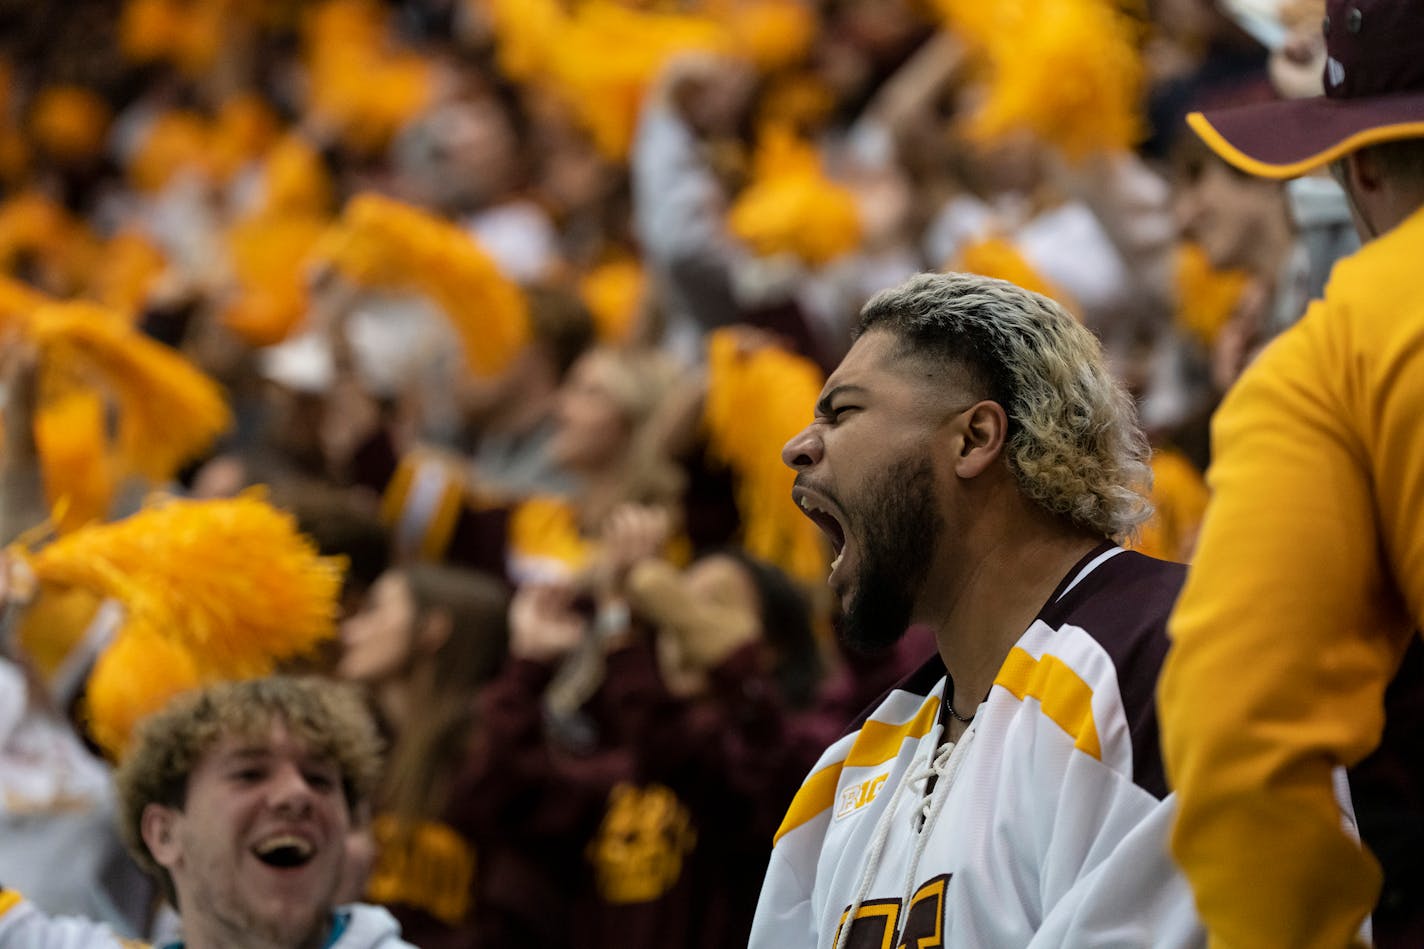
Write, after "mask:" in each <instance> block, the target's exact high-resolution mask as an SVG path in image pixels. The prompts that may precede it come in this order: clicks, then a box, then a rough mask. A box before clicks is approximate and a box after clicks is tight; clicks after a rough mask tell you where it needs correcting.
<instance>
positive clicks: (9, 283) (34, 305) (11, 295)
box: [0, 275, 49, 335]
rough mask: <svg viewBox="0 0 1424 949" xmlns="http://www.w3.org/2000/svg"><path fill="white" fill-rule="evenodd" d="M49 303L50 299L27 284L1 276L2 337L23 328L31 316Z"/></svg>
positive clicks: (0, 327)
mask: <svg viewBox="0 0 1424 949" xmlns="http://www.w3.org/2000/svg"><path fill="white" fill-rule="evenodd" d="M48 302H49V297H47V296H45V295H44V294H43V293H41V292H40V291H38V290H36V289H35V288H34V287H32V286H30V285H29V284H27V283H21V282H20V281H18V280H13V279H11V278H10V277H6V276H3V275H0V335H3V334H5V333H6V332H8V331H10V330H12V329H14V328H16V327H23V326H25V325H26V323H27V321H28V320H29V317H30V314H31V313H33V312H34V311H35V310H37V309H39V308H40V307H41V306H44V305H45V304H46V303H48Z"/></svg>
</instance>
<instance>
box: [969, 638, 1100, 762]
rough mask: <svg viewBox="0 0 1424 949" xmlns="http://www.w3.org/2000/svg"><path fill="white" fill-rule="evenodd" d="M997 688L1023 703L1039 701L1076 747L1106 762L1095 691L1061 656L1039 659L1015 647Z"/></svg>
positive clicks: (1000, 672) (997, 683) (1001, 673)
mask: <svg viewBox="0 0 1424 949" xmlns="http://www.w3.org/2000/svg"><path fill="white" fill-rule="evenodd" d="M994 684H995V685H1002V686H1003V687H1004V688H1006V689H1008V690H1009V691H1010V692H1012V693H1013V695H1014V697H1015V698H1017V699H1018V700H1019V701H1023V700H1024V699H1025V698H1028V697H1030V696H1031V697H1033V698H1036V699H1038V704H1039V706H1040V707H1041V708H1042V709H1043V714H1045V715H1047V716H1048V717H1049V718H1051V719H1052V720H1053V721H1054V722H1055V723H1056V724H1057V725H1058V727H1059V728H1061V729H1063V730H1064V731H1065V732H1067V733H1068V734H1069V736H1071V737H1072V739H1073V747H1075V748H1077V749H1078V750H1079V751H1081V752H1084V753H1086V754H1090V755H1092V756H1093V757H1094V758H1097V759H1098V760H1099V761H1101V760H1102V758H1103V752H1102V746H1101V745H1100V744H1099V743H1098V726H1097V724H1096V723H1095V722H1094V721H1093V690H1092V688H1091V687H1089V685H1088V683H1086V682H1084V681H1083V680H1082V679H1081V678H1079V676H1078V673H1076V672H1074V671H1073V670H1072V669H1071V668H1069V667H1068V664H1067V663H1065V662H1064V661H1063V660H1062V659H1059V658H1058V657H1057V656H1050V655H1045V656H1044V657H1043V658H1042V659H1035V658H1033V656H1031V655H1029V654H1028V653H1027V652H1025V651H1024V650H1023V649H1021V648H1019V647H1018V646H1015V647H1014V648H1013V649H1012V650H1011V651H1010V652H1009V658H1008V659H1006V660H1005V661H1004V665H1003V667H1002V668H1000V669H999V675H998V676H997V677H996V678H995V679H994Z"/></svg>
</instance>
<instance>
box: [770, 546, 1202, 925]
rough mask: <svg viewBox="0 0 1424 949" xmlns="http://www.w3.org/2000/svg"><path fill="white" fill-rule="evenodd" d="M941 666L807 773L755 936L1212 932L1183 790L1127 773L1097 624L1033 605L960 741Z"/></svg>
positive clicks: (1125, 730)
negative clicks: (1179, 821)
mask: <svg viewBox="0 0 1424 949" xmlns="http://www.w3.org/2000/svg"><path fill="white" fill-rule="evenodd" d="M1095 565H1096V564H1090V565H1089V566H1090V567H1091V566H1095ZM1070 588H1071V585H1070ZM1064 593H1065V594H1066V593H1067V590H1065V591H1064ZM940 669H941V675H940V677H939V678H938V680H937V681H934V680H932V679H931V678H930V676H929V675H926V676H923V677H920V678H918V679H916V678H912V679H911V680H909V683H910V684H908V685H907V686H906V688H904V689H901V690H897V691H893V692H891V693H890V694H889V695H888V696H887V697H886V698H885V699H884V701H882V702H881V703H880V705H879V706H878V707H877V708H876V709H875V710H874V711H873V712H872V713H871V714H870V716H869V717H868V718H867V720H866V721H865V723H864V724H863V725H862V726H861V727H860V728H859V729H858V730H857V731H855V732H853V733H852V734H850V735H847V736H846V737H845V738H843V739H841V740H840V741H839V742H837V743H836V744H835V745H833V746H831V748H829V749H827V751H826V753H825V755H824V756H823V757H822V759H821V761H820V762H819V763H818V764H817V767H816V769H815V770H813V772H812V774H811V775H810V776H809V777H808V778H807V779H806V781H805V782H804V784H803V785H802V787H801V790H800V791H799V792H798V794H797V796H796V798H795V800H794V801H793V803H792V805H791V807H790V809H789V810H788V813H787V815H786V819H785V821H784V822H783V824H782V827H781V829H780V830H779V831H778V833H777V837H776V843H775V847H774V849H773V852H772V858H771V864H770V866H769V868H768V871H767V877H766V881H765V883H764V885H763V889H762V895H761V900H760V903H759V905H758V908H757V915H756V920H755V923H754V926H753V932H752V939H751V946H752V947H753V949H772V947H800V946H804V947H811V946H816V947H833V946H840V947H853V949H860V947H871V946H874V947H882V946H898V945H909V946H916V945H941V946H945V947H948V949H955V947H961V946H962V947H999V946H1042V947H1050V946H1052V947H1065V946H1093V945H1100V944H1103V943H1104V941H1110V942H1112V944H1114V945H1120V946H1131V945H1140V946H1144V947H1146V946H1153V947H1174V946H1194V945H1200V944H1202V943H1203V942H1204V937H1203V935H1202V932H1201V930H1200V928H1199V926H1198V923H1197V919H1196V914H1195V910H1194V908H1193V904H1192V897H1191V893H1190V891H1189V889H1188V888H1187V885H1186V883H1185V881H1184V880H1183V879H1182V877H1181V876H1180V875H1179V874H1178V872H1177V871H1176V868H1175V867H1174V866H1173V864H1172V863H1171V860H1170V857H1169V856H1168V850H1167V834H1168V831H1169V828H1170V821H1171V814H1172V808H1173V799H1172V798H1171V797H1170V796H1168V797H1165V798H1164V797H1159V796H1158V795H1157V794H1154V793H1153V792H1152V791H1150V790H1148V789H1147V788H1146V787H1144V786H1142V785H1141V784H1139V783H1138V782H1136V781H1135V780H1134V761H1133V756H1134V746H1133V735H1132V729H1131V727H1130V722H1129V720H1128V715H1127V713H1126V711H1125V709H1124V701H1123V697H1122V694H1121V690H1120V688H1119V683H1118V670H1117V667H1116V665H1115V663H1114V659H1113V657H1112V656H1111V655H1110V654H1109V652H1108V651H1107V650H1106V649H1105V648H1104V647H1103V646H1102V645H1101V644H1100V643H1099V641H1098V640H1097V639H1096V638H1095V637H1094V636H1092V635H1090V634H1089V633H1088V632H1087V631H1085V630H1084V629H1082V628H1080V627H1078V626H1074V625H1072V624H1071V623H1063V624H1060V625H1057V626H1051V625H1049V624H1048V623H1047V622H1044V621H1043V620H1042V619H1040V620H1038V621H1035V623H1034V624H1033V625H1032V626H1031V627H1030V628H1029V629H1028V630H1026V631H1025V632H1024V634H1023V635H1022V636H1021V637H1020V639H1019V641H1018V643H1017V644H1016V645H1015V646H1014V648H1013V649H1012V651H1011V652H1010V655H1009V657H1008V659H1007V660H1006V661H1005V662H1004V664H1003V667H1002V668H1001V670H1000V672H999V674H998V676H997V677H996V680H995V683H994V687H993V688H992V690H991V691H990V693H989V696H988V698H987V699H986V701H985V702H984V703H983V704H981V705H980V706H979V709H978V711H977V712H976V714H975V717H974V722H973V724H972V725H971V726H970V727H969V728H968V729H967V730H966V732H965V734H964V735H963V736H962V737H961V738H960V739H959V741H958V742H957V743H956V744H954V745H952V746H951V745H949V744H948V743H942V742H941V738H942V725H941V719H942V715H941V711H940V709H941V707H942V705H943V695H944V690H945V688H946V679H945V678H944V677H943V675H942V667H940ZM1152 675H1154V676H1155V668H1154V669H1153V670H1152ZM1154 752H1155V746H1154ZM849 920H853V922H852V923H851V924H850V925H849V926H847V922H848V921H849ZM1109 933H1110V934H1111V936H1110V937H1109Z"/></svg>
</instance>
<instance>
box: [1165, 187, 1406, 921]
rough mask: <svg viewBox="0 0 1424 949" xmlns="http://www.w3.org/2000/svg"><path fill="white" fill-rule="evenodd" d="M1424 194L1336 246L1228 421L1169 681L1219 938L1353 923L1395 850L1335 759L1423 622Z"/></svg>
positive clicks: (1374, 713)
mask: <svg viewBox="0 0 1424 949" xmlns="http://www.w3.org/2000/svg"><path fill="white" fill-rule="evenodd" d="M1421 260H1424V212H1421V213H1416V214H1415V215H1414V216H1413V217H1412V218H1411V219H1409V220H1408V221H1406V222H1405V223H1404V224H1401V225H1400V226H1399V227H1397V228H1396V229H1395V230H1393V231H1391V232H1390V233H1389V234H1387V235H1385V236H1383V237H1381V238H1379V239H1377V240H1376V241H1374V242H1372V243H1371V244H1369V245H1367V246H1366V247H1365V248H1364V249H1363V250H1362V251H1360V252H1359V253H1357V254H1355V255H1354V256H1353V257H1351V258H1349V259H1347V260H1345V261H1342V262H1341V263H1340V264H1338V265H1337V266H1336V270H1335V274H1334V276H1333V277H1332V280H1331V284H1330V286H1329V287H1328V288H1327V291H1326V295H1325V300H1324V301H1323V302H1319V303H1316V304H1314V305H1313V306H1312V308H1311V310H1310V312H1309V313H1307V315H1306V317H1305V318H1304V319H1303V320H1302V321H1301V323H1300V324H1299V325H1297V326H1295V327H1293V328H1292V329H1291V330H1289V331H1288V332H1287V333H1285V334H1284V335H1283V336H1282V337H1280V338H1279V339H1277V340H1276V341H1275V342H1273V343H1272V344H1271V345H1270V346H1269V347H1268V348H1267V350H1266V351H1265V352H1264V353H1262V355H1261V357H1260V358H1259V359H1258V360H1257V362H1256V363H1255V364H1254V365H1253V366H1252V367H1251V368H1250V369H1248V371H1247V372H1246V374H1245V375H1244V376H1243V377H1242V379H1241V381H1240V382H1239V384H1238V385H1237V386H1236V388H1235V389H1233V391H1232V392H1231V394H1230V395H1229V396H1228V398H1227V400H1226V402H1225V403H1224V404H1223V406H1222V408H1221V410H1220V412H1219V413H1218V415H1217V418H1216V420H1215V422H1214V428H1213V433H1212V434H1213V450H1214V461H1213V464H1212V468H1211V471H1210V473H1209V477H1208V481H1209V484H1210V487H1211V491H1212V499H1211V502H1210V504H1209V506H1208V509H1207V515H1206V521H1205V524H1204V525H1203V529H1202V535H1201V541H1200V546H1199V547H1198V550H1197V554H1196V558H1195V561H1194V564H1193V567H1192V569H1191V572H1190V574H1189V576H1188V580H1187V585H1186V588H1185V589H1184V591H1183V593H1182V597H1181V599H1180V601H1179V602H1178V604H1177V607H1176V609H1175V611H1174V613H1173V615H1172V620H1171V624H1170V633H1171V636H1172V639H1173V648H1172V651H1171V653H1170V655H1169V656H1168V660H1167V664H1166V666H1165V668H1164V672H1163V676H1162V679H1161V685H1160V689H1159V703H1160V713H1161V723H1162V730H1163V740H1162V747H1163V753H1164V757H1165V760H1166V765H1167V769H1168V777H1169V779H1170V781H1171V783H1172V785H1173V787H1174V788H1175V790H1176V791H1177V792H1178V795H1179V798H1180V812H1179V815H1178V820H1177V824H1176V828H1175V831H1174V833H1173V837H1172V848H1173V853H1174V855H1175V856H1176V858H1177V860H1178V861H1179V862H1180V864H1181V865H1182V867H1183V869H1184V870H1185V872H1186V874H1187V876H1188V878H1189V879H1190V881H1191V883H1192V886H1193V889H1194V891H1195V893H1196V899H1197V903H1198V907H1199V909H1200V911H1201V913H1202V916H1203V919H1204V920H1205V922H1206V924H1207V927H1208V930H1209V932H1210V934H1211V945H1212V946H1219V947H1226V946H1230V947H1240V946H1294V947H1313V946H1322V947H1323V946H1332V947H1339V946H1344V945H1347V944H1349V943H1350V941H1351V939H1352V938H1353V937H1354V934H1355V933H1356V931H1357V930H1358V928H1359V926H1360V924H1361V922H1362V921H1363V920H1364V918H1365V916H1366V915H1367V914H1368V913H1369V912H1370V911H1371V909H1372V908H1373V906H1374V903H1375V900H1376V898H1377V896H1378V893H1379V887H1380V873H1379V868H1378V865H1377V864H1376V863H1375V861H1374V860H1373V858H1371V857H1370V856H1369V855H1368V854H1367V853H1366V852H1365V851H1364V850H1363V849H1362V848H1361V847H1360V846H1359V845H1358V844H1357V843H1356V842H1355V841H1354V840H1353V839H1352V838H1351V836H1349V834H1348V833H1347V832H1346V831H1345V829H1344V828H1343V825H1342V822H1341V814H1340V809H1339V807H1338V805H1337V803H1336V801H1335V799H1334V796H1333V794H1332V790H1331V770H1332V768H1334V767H1335V766H1337V765H1346V766H1349V765H1351V764H1354V763H1355V762H1358V761H1359V760H1360V759H1361V758H1363V757H1364V756H1365V755H1366V754H1368V753H1369V751H1370V750H1371V749H1372V748H1373V747H1374V746H1375V745H1376V744H1378V742H1379V738H1380V733H1381V730H1382V728H1383V724H1384V713H1383V709H1382V703H1383V694H1384V690H1385V687H1386V686H1387V685H1388V684H1389V681H1390V679H1391V678H1392V677H1393V675H1394V672H1395V670H1396V668H1397V666H1398V663H1399V660H1400V657H1401V656H1402V654H1403V652H1404V649H1405V647H1406V646H1407V645H1408V643H1409V637H1410V636H1411V635H1413V633H1412V632H1411V630H1413V629H1419V628H1424V437H1421V432H1424V295H1421V294H1420V292H1419V289H1418V288H1419V282H1418V268H1419V261H1421Z"/></svg>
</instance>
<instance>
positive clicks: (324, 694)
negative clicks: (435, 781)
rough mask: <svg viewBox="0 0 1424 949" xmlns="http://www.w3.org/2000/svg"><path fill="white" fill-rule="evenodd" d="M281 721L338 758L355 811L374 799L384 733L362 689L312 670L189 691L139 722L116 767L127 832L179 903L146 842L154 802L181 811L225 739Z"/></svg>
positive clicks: (319, 752)
mask: <svg viewBox="0 0 1424 949" xmlns="http://www.w3.org/2000/svg"><path fill="white" fill-rule="evenodd" d="M275 722H280V723H282V724H283V725H285V726H286V728H287V730H288V731H289V732H290V733H291V734H292V736H293V737H294V738H296V739H297V740H298V741H299V742H301V743H302V744H303V745H305V746H306V748H307V750H308V751H309V752H311V753H312V754H313V755H316V756H319V757H323V758H330V759H331V760H333V761H335V762H336V765H337V769H338V770H339V771H340V772H341V786H342V789H343V790H344V791H345V793H346V803H347V806H348V808H349V809H350V810H351V811H352V812H353V813H354V812H356V810H357V809H358V808H359V807H360V805H362V804H363V803H364V802H365V801H367V800H368V799H369V798H370V796H371V793H372V790H373V789H374V788H375V786H376V781H377V779H378V778H379V776H380V769H381V745H382V742H381V738H380V734H379V732H378V731H377V729H376V723H375V721H374V720H373V719H372V717H371V714H370V712H369V711H368V710H367V708H366V705H365V703H364V702H362V700H361V697H360V695H359V693H357V692H356V691H355V689H354V688H352V687H350V686H346V685H342V684H339V683H336V682H331V681H329V680H325V679H319V678H316V677H311V676H302V677H293V676H280V675H279V676H269V677H268V678H265V679H251V680H247V681H244V682H224V683H219V684H217V685H212V686H208V687H206V688H203V689H195V690H194V691H192V692H185V693H183V694H181V695H179V696H178V697H177V698H175V699H174V700H173V701H172V702H170V703H169V704H168V705H167V706H166V707H165V708H164V709H163V711H161V712H158V713H157V714H155V715H153V716H151V717H150V718H148V719H146V720H145V721H144V722H143V724H142V725H140V726H139V729H138V733H137V737H136V739H135V740H134V743H133V746H132V749H131V750H130V751H129V753H128V754H127V755H125V757H124V759H123V760H122V761H121V762H119V767H118V769H117V770H116V771H115V773H114V783H115V785H116V787H117V790H118V799H119V814H118V818H119V832H120V834H121V835H122V836H123V838H124V843H125V844H127V845H128V848H129V850H130V851H131V852H132V853H133V855H134V858H135V859H136V860H137V861H138V863H139V865H140V866H142V867H143V868H144V869H145V870H147V871H148V872H149V873H150V874H152V875H153V876H154V877H156V878H157V879H158V881H159V882H160V883H162V884H163V889H164V892H165V894H166V895H167V896H168V899H169V900H170V901H171V902H172V903H173V904H174V905H175V906H176V905H177V894H176V893H175V891H174V888H173V880H172V878H171V877H170V876H169V874H168V871H167V870H166V869H164V868H163V867H162V866H160V865H159V864H158V862H157V861H156V860H154V859H153V854H151V853H150V852H149V850H148V846H147V845H146V844H145V843H144V841H143V833H142V830H141V827H142V822H143V812H144V808H146V807H147V806H148V805H149V804H163V805H165V806H167V807H171V808H174V809H177V810H181V809H182V808H183V807H184V806H185V804H186V802H187V797H188V778H189V776H190V775H191V774H192V773H193V770H194V769H195V768H197V767H198V765H199V763H200V762H201V761H202V760H203V757H204V756H205V755H207V754H208V752H210V751H212V749H213V748H214V747H215V746H216V745H217V744H218V743H219V742H220V741H222V740H223V739H224V738H231V737H239V738H249V737H250V738H265V737H266V735H267V734H268V732H269V731H270V729H271V727H272V725H273V723H275Z"/></svg>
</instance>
